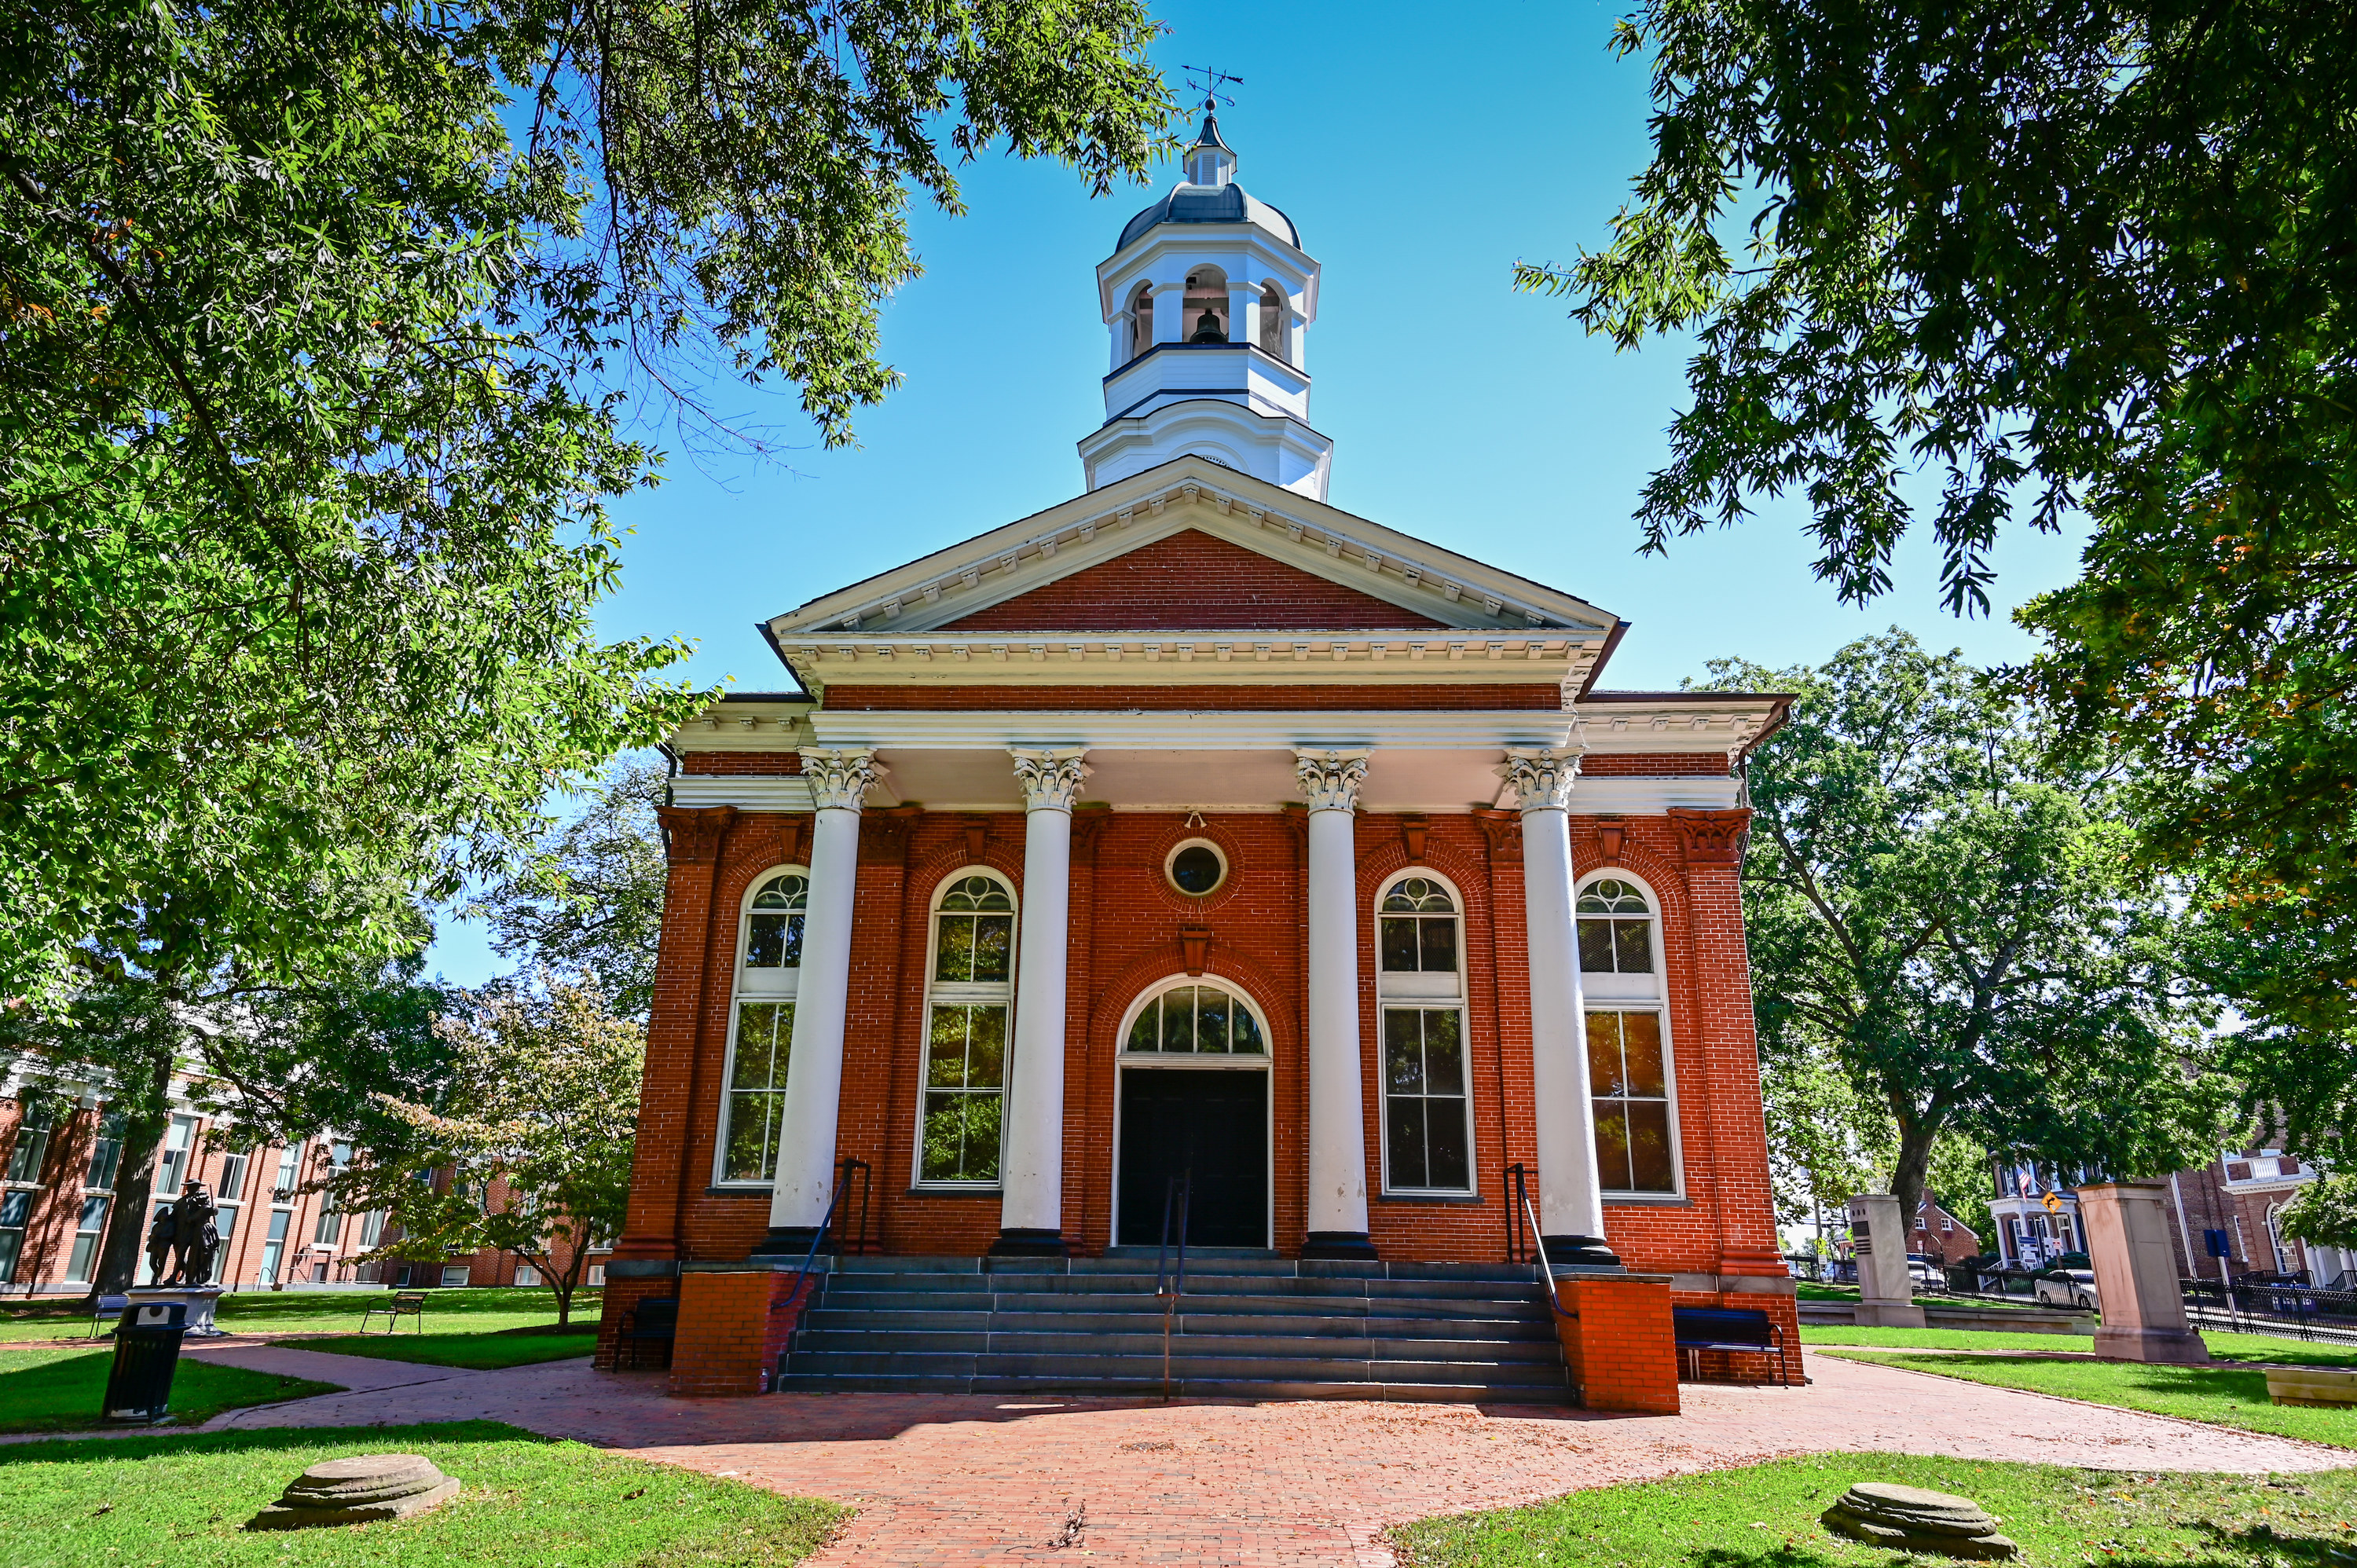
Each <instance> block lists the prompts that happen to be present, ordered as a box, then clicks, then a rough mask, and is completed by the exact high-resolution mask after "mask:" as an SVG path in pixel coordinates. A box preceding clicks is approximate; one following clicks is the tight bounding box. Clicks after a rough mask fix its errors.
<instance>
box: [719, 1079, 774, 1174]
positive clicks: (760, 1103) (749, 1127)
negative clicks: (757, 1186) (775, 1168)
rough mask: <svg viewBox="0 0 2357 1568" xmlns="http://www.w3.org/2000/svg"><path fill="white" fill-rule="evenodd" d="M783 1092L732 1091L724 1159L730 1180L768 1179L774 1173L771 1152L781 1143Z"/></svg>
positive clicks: (724, 1171) (729, 1100) (729, 1101)
mask: <svg viewBox="0 0 2357 1568" xmlns="http://www.w3.org/2000/svg"><path fill="white" fill-rule="evenodd" d="M785 1104H786V1097H785V1096H784V1095H782V1094H768V1093H759V1094H731V1095H730V1096H729V1097H728V1143H727V1153H726V1155H725V1156H724V1157H723V1159H722V1162H721V1176H722V1179H723V1180H726V1181H764V1180H767V1179H768V1177H769V1176H770V1150H772V1149H773V1148H775V1147H776V1146H777V1135H778V1118H779V1116H780V1115H781V1114H782V1113H783V1112H784V1110H785Z"/></svg>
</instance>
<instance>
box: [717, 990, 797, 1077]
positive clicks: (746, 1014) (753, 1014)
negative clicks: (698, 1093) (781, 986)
mask: <svg viewBox="0 0 2357 1568" xmlns="http://www.w3.org/2000/svg"><path fill="white" fill-rule="evenodd" d="M793 1037H794V1009H793V1004H791V1003H790V1002H786V1003H780V1002H748V1003H745V1004H742V1005H741V1006H739V1007H738V1008H737V1067H736V1070H735V1071H734V1072H733V1073H732V1074H730V1075H729V1087H731V1088H732V1089H783V1088H785V1087H786V1061H787V1058H789V1057H790V1056H791V1055H792V1052H793Z"/></svg>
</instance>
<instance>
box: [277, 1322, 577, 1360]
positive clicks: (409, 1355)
mask: <svg viewBox="0 0 2357 1568" xmlns="http://www.w3.org/2000/svg"><path fill="white" fill-rule="evenodd" d="M552 1328H553V1326H540V1327H533V1328H502V1329H499V1330H497V1331H495V1332H492V1333H488V1334H483V1333H460V1334H411V1333H409V1332H407V1331H406V1330H404V1331H403V1332H402V1333H399V1334H366V1335H361V1334H344V1335H339V1336H337V1337H335V1338H333V1339H306V1340H304V1341H303V1342H302V1343H301V1344H300V1345H299V1346H298V1347H297V1348H299V1349H304V1350H320V1351H325V1352H326V1353H327V1354H328V1355H331V1356H373V1357H375V1358H376V1359H379V1360H381V1361H423V1362H425V1363H426V1364H428V1365H430V1366H436V1367H472V1368H476V1369H486V1368H491V1367H522V1366H529V1365H531V1364H532V1363H533V1362H535V1361H562V1360H565V1359H568V1358H570V1357H574V1356H587V1355H588V1354H589V1353H590V1352H591V1351H593V1350H595V1349H597V1320H596V1319H595V1318H592V1319H590V1320H589V1322H588V1323H587V1325H584V1324H582V1323H581V1322H580V1321H579V1320H578V1319H576V1321H575V1324H574V1326H572V1327H571V1328H568V1329H566V1330H565V1332H564V1333H562V1334H558V1333H554V1332H553V1331H552Z"/></svg>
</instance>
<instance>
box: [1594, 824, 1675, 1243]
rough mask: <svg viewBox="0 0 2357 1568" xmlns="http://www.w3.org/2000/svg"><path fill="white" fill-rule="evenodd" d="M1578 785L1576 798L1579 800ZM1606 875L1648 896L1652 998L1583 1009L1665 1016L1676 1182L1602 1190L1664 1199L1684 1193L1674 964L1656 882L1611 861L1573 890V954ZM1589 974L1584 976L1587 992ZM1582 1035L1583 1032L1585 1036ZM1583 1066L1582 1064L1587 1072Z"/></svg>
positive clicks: (1608, 1197) (1609, 1197)
mask: <svg viewBox="0 0 2357 1568" xmlns="http://www.w3.org/2000/svg"><path fill="white" fill-rule="evenodd" d="M1578 794H1579V791H1578V790H1577V789H1574V790H1573V791H1572V797H1573V799H1574V800H1577V798H1578ZM1608 879H1611V880H1618V881H1621V882H1626V883H1629V884H1631V886H1634V887H1636V888H1637V890H1638V891H1640V892H1641V893H1642V894H1644V896H1645V904H1646V907H1647V909H1648V914H1647V917H1646V924H1647V925H1648V926H1649V927H1650V928H1651V932H1650V935H1651V937H1652V944H1653V994H1652V995H1651V996H1630V997H1621V996H1585V999H1584V1004H1583V1008H1582V1010H1583V1011H1585V1012H1589V1013H1653V1014H1658V1015H1660V1017H1661V1020H1662V1087H1663V1091H1664V1092H1663V1099H1665V1100H1667V1101H1668V1102H1669V1107H1670V1180H1671V1181H1672V1182H1673V1183H1674V1186H1673V1187H1671V1189H1670V1190H1669V1191H1668V1192H1638V1191H1634V1190H1632V1189H1631V1188H1628V1187H1603V1188H1602V1189H1601V1190H1602V1192H1603V1195H1604V1199H1605V1201H1606V1202H1608V1203H1637V1202H1644V1201H1648V1200H1651V1201H1653V1202H1660V1203H1666V1202H1669V1201H1671V1200H1672V1199H1675V1198H1683V1197H1685V1196H1686V1153H1685V1139H1684V1135H1683V1134H1682V1133H1681V1132H1680V1130H1679V1127H1678V1043H1677V1038H1676V1036H1674V1034H1673V1033H1672V1031H1671V1027H1670V967H1669V949H1668V946H1667V943H1666V941H1665V940H1664V939H1663V934H1662V895H1661V892H1660V890H1659V889H1657V888H1656V887H1654V886H1653V885H1652V883H1651V882H1650V881H1648V880H1646V879H1645V878H1644V877H1642V876H1640V875H1637V874H1636V873H1635V872H1633V871H1631V870H1629V869H1628V868H1627V867H1625V866H1619V865H1608V866H1604V867H1602V868H1600V869H1599V870H1598V871H1596V872H1594V873H1592V874H1590V875H1587V876H1583V877H1580V878H1579V879H1578V880H1577V882H1576V883H1575V884H1574V885H1573V886H1572V890H1571V911H1572V914H1571V918H1572V928H1571V933H1572V949H1571V950H1572V953H1573V956H1574V961H1577V955H1578V952H1579V896H1580V895H1581V894H1582V893H1584V892H1586V891H1587V889H1588V888H1589V887H1590V886H1594V885H1595V884H1597V883H1598V882H1603V881H1606V880H1608ZM1586 983H1587V977H1586V975H1585V974H1583V975H1582V976H1581V986H1582V990H1583V993H1584V992H1585V988H1586ZM1583 1037H1584V1036H1583ZM1584 1069H1585V1064H1583V1070H1584Z"/></svg>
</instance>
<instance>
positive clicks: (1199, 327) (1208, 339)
mask: <svg viewBox="0 0 2357 1568" xmlns="http://www.w3.org/2000/svg"><path fill="white" fill-rule="evenodd" d="M1227 340H1228V335H1227V334H1226V333H1224V332H1222V331H1221V330H1220V318H1219V317H1217V316H1216V315H1214V314H1212V313H1211V311H1208V310H1207V311H1205V312H1203V314H1202V315H1201V316H1200V317H1198V318H1197V320H1196V322H1195V335H1194V336H1193V337H1192V338H1188V339H1187V341H1189V343H1224V342H1226V341H1227Z"/></svg>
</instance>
